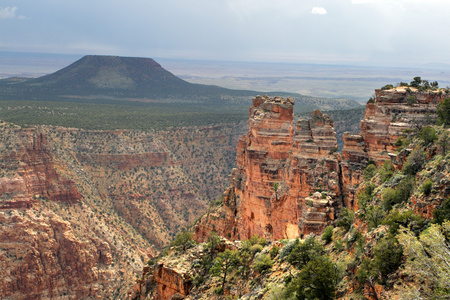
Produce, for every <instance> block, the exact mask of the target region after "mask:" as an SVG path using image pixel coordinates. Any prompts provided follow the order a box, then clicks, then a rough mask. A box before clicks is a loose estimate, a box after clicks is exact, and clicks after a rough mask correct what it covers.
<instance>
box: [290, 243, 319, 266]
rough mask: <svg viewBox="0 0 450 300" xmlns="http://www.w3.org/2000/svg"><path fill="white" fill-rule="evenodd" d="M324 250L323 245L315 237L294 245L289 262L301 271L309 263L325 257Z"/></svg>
mask: <svg viewBox="0 0 450 300" xmlns="http://www.w3.org/2000/svg"><path fill="white" fill-rule="evenodd" d="M323 253H324V249H323V246H322V244H320V243H319V242H317V241H316V239H315V238H313V237H308V238H307V239H306V240H305V241H304V242H302V243H301V242H298V243H296V244H295V245H294V248H293V249H292V251H291V253H290V254H289V256H288V258H287V261H288V262H289V263H290V264H291V265H293V266H294V267H296V268H298V269H301V268H302V267H304V266H305V265H306V264H307V263H308V262H309V261H311V260H313V259H315V258H316V257H318V256H321V255H323Z"/></svg>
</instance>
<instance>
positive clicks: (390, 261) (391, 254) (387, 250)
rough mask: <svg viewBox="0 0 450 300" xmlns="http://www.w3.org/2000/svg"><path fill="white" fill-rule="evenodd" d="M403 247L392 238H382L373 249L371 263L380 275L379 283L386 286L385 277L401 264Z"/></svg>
mask: <svg viewBox="0 0 450 300" xmlns="http://www.w3.org/2000/svg"><path fill="white" fill-rule="evenodd" d="M402 256H403V247H402V246H401V245H400V244H399V243H398V241H397V239H396V238H394V237H389V238H383V239H381V240H380V241H378V243H377V244H376V245H375V247H374V248H373V262H374V267H375V268H376V270H378V271H379V274H380V282H381V283H382V284H386V280H387V276H388V275H389V274H391V273H393V272H394V271H396V270H397V269H398V267H399V266H400V264H401V262H402Z"/></svg>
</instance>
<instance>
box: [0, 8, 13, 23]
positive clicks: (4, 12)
mask: <svg viewBox="0 0 450 300" xmlns="http://www.w3.org/2000/svg"><path fill="white" fill-rule="evenodd" d="M16 10H17V7H16V6H12V7H11V6H7V7H1V6H0V20H4V19H14V18H15V17H16Z"/></svg>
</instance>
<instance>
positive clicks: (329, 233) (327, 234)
mask: <svg viewBox="0 0 450 300" xmlns="http://www.w3.org/2000/svg"><path fill="white" fill-rule="evenodd" d="M332 238H333V226H328V227H327V228H325V230H324V231H323V233H322V240H323V241H325V244H329V243H330V242H331V240H332Z"/></svg>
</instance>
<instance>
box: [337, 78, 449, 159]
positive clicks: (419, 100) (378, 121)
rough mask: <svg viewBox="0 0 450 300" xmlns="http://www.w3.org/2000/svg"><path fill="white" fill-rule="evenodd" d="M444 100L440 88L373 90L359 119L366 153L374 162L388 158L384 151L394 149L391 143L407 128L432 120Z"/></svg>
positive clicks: (402, 135) (423, 124)
mask: <svg viewBox="0 0 450 300" xmlns="http://www.w3.org/2000/svg"><path fill="white" fill-rule="evenodd" d="M444 99H445V93H443V92H442V91H440V90H436V91H433V90H431V91H430V90H429V91H418V90H417V89H416V88H407V87H398V88H394V89H390V90H375V99H374V101H369V102H368V103H367V104H366V111H365V117H364V120H362V121H361V137H362V139H363V143H364V150H365V151H366V153H367V156H368V157H370V159H372V160H374V161H375V162H376V163H377V164H382V163H383V162H384V161H385V160H387V159H389V156H388V154H387V153H389V152H395V150H396V149H397V147H396V146H395V142H396V141H397V139H398V138H400V137H404V136H405V133H406V132H407V131H408V130H411V129H418V128H421V127H422V126H426V125H431V124H434V123H435V122H436V110H437V105H438V104H439V103H440V102H441V101H443V100H444ZM346 148H347V149H348V147H345V146H344V151H347V149H346Z"/></svg>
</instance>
